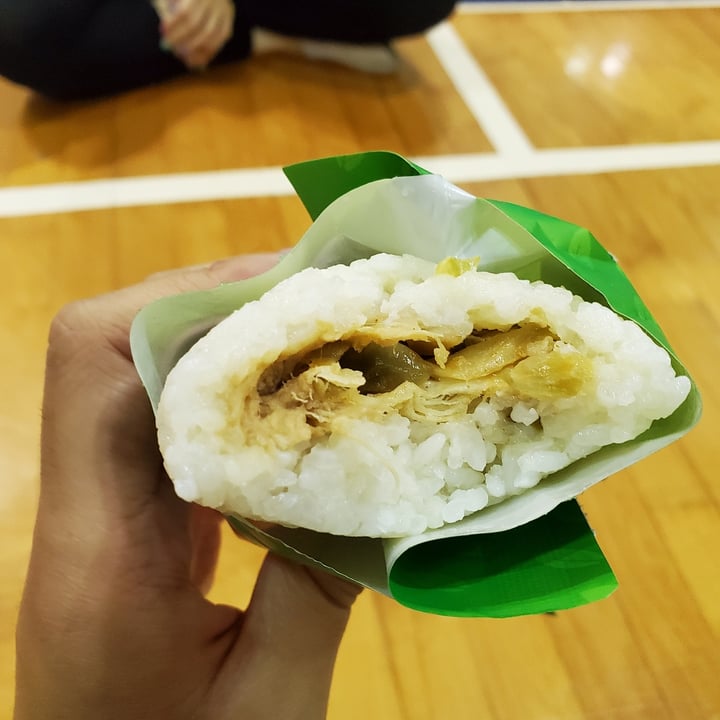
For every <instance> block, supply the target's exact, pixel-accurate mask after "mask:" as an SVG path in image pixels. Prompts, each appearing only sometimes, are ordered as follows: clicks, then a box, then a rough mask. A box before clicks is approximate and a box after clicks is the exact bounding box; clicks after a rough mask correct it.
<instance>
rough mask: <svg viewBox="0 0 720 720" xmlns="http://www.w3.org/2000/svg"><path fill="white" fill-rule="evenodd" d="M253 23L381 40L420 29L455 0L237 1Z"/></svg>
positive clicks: (351, 39) (326, 36)
mask: <svg viewBox="0 0 720 720" xmlns="http://www.w3.org/2000/svg"><path fill="white" fill-rule="evenodd" d="M238 4H242V5H244V7H245V11H246V13H247V15H248V19H249V23H250V25H251V26H258V27H263V28H266V29H268V30H272V31H274V32H277V33H281V34H283V35H292V36H295V37H307V38H315V39H318V40H334V41H337V42H348V43H383V42H388V41H390V40H392V39H394V38H397V37H401V36H403V35H415V34H417V33H421V32H424V31H425V30H427V29H428V28H430V27H432V26H433V25H436V24H437V23H439V22H440V21H442V20H444V19H445V18H447V17H448V16H449V15H450V14H451V13H452V11H453V9H454V7H455V0H264V1H263V2H239V3H238Z"/></svg>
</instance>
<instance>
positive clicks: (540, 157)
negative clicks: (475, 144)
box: [415, 140, 720, 183]
mask: <svg viewBox="0 0 720 720" xmlns="http://www.w3.org/2000/svg"><path fill="white" fill-rule="evenodd" d="M415 162H417V164H418V165H420V166H421V167H424V168H426V169H428V170H431V171H432V172H434V173H437V174H438V175H442V176H443V177H445V178H447V179H448V180H450V181H451V182H455V183H461V182H482V181H487V180H509V179H513V178H518V179H522V178H532V177H553V176H560V175H597V174H600V173H613V172H627V171H630V170H663V169H671V168H683V167H706V166H715V165H719V166H720V140H708V141H699V142H686V143H682V142H680V143H658V144H652V145H651V144H648V145H618V146H602V147H584V148H552V149H543V150H535V151H533V152H532V153H531V154H530V155H524V156H519V155H518V156H510V157H503V156H502V155H493V154H485V153H478V154H470V155H445V156H437V157H427V158H422V157H421V158H417V159H416V160H415Z"/></svg>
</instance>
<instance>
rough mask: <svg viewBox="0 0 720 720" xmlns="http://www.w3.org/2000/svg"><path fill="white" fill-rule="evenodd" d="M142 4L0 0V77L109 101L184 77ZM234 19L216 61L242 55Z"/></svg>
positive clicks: (244, 42) (246, 45)
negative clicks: (111, 97) (228, 38)
mask: <svg viewBox="0 0 720 720" xmlns="http://www.w3.org/2000/svg"><path fill="white" fill-rule="evenodd" d="M158 26H159V20H158V17H157V14H156V13H155V10H154V9H153V8H152V6H151V4H150V2H148V0H0V75H4V76H5V77H6V78H8V79H10V80H12V81H13V82H16V83H19V84H21V85H25V86H27V87H30V88H32V89H33V90H36V91H37V92H39V93H41V94H43V95H47V96H49V97H53V98H57V99H63V100H70V99H81V98H90V97H98V96H102V95H110V94H114V93H118V92H122V91H125V90H130V89H132V88H136V87H141V86H144V85H150V84H153V83H158V82H162V81H163V80H167V79H169V78H172V77H175V76H177V75H181V74H183V73H186V72H187V69H186V67H185V65H184V64H183V63H181V62H180V61H179V60H177V59H176V58H175V57H174V56H173V55H172V53H169V52H165V51H163V50H162V49H161V48H160V45H159V42H160V33H159V28H158ZM249 51H250V39H249V28H248V26H247V25H246V19H245V18H244V17H243V16H242V15H241V14H239V15H238V17H237V18H236V27H235V32H234V35H233V38H232V40H231V41H230V42H229V43H228V45H227V46H226V47H225V48H224V49H223V52H222V53H221V54H220V57H218V59H217V62H226V61H228V60H233V59H239V58H243V57H246V56H247V55H248V53H249Z"/></svg>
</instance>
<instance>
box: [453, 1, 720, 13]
mask: <svg viewBox="0 0 720 720" xmlns="http://www.w3.org/2000/svg"><path fill="white" fill-rule="evenodd" d="M716 7H720V2H719V1H718V0H556V1H555V2H527V1H526V2H461V3H459V5H458V9H459V11H460V12H461V13H465V14H468V15H500V14H506V13H533V12H537V13H548V12H552V13H555V12H594V11H598V10H601V11H602V10H610V11H612V10H616V11H621V10H622V11H626V10H687V9H693V8H716Z"/></svg>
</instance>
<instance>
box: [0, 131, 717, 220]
mask: <svg viewBox="0 0 720 720" xmlns="http://www.w3.org/2000/svg"><path fill="white" fill-rule="evenodd" d="M415 162H417V163H418V164H419V165H420V166H421V167H424V168H426V169H427V170H430V171H431V172H434V173H437V174H439V175H442V176H443V177H445V178H446V179H447V180H449V181H450V182H454V183H468V182H483V181H491V180H507V179H515V178H517V179H522V178H532V177H552V176H560V175H593V174H598V173H612V172H624V171H629V170H662V169H669V168H682V167H703V166H708V165H710V166H714V165H718V166H720V140H710V141H702V142H689V143H667V144H654V145H623V146H611V147H594V148H559V149H548V150H535V151H534V152H532V153H531V154H529V155H525V156H520V155H512V156H503V155H498V154H495V153H476V154H469V155H438V156H430V157H419V158H415ZM293 194H294V191H293V189H292V187H291V186H290V183H289V182H288V181H287V179H286V178H285V176H284V175H283V173H282V170H281V169H280V168H277V167H269V168H254V169H244V170H221V171H217V172H203V173H187V174H182V175H154V176H147V177H129V178H119V179H114V180H113V179H109V180H87V181H81V182H71V183H59V184H56V185H30V186H27V187H11V188H4V189H0V217H25V216H29V215H47V214H51V213H63V212H77V211H80V210H101V209H107V208H121V207H134V206H141V205H167V204H171V203H182V202H203V201H208V200H228V199H238V198H251V197H268V196H276V197H277V196H288V195H293Z"/></svg>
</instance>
